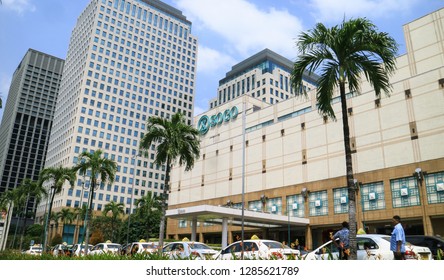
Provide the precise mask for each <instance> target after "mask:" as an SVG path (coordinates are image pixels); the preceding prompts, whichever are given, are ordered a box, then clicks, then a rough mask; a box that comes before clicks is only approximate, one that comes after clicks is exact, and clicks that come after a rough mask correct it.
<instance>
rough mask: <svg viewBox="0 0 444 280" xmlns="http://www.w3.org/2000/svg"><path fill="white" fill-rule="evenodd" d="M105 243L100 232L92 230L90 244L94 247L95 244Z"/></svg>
mask: <svg viewBox="0 0 444 280" xmlns="http://www.w3.org/2000/svg"><path fill="white" fill-rule="evenodd" d="M102 242H105V237H104V236H103V233H102V232H101V231H100V230H94V231H93V232H92V234H91V244H93V245H96V244H97V243H102Z"/></svg>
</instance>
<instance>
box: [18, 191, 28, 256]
mask: <svg viewBox="0 0 444 280" xmlns="http://www.w3.org/2000/svg"><path fill="white" fill-rule="evenodd" d="M28 202H29V193H28V194H27V195H26V202H25V205H24V209H23V210H24V212H25V219H24V222H23V227H22V233H21V234H20V243H19V250H20V251H21V250H22V244H23V237H24V236H25V228H26V221H27V216H28Z"/></svg>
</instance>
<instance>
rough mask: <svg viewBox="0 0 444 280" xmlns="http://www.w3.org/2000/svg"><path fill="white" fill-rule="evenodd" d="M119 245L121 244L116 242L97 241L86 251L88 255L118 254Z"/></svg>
mask: <svg viewBox="0 0 444 280" xmlns="http://www.w3.org/2000/svg"><path fill="white" fill-rule="evenodd" d="M120 247H121V245H120V244H118V243H111V242H104V243H98V244H97V245H96V246H94V247H93V248H92V249H91V251H89V252H88V255H101V254H118V253H119V249H120Z"/></svg>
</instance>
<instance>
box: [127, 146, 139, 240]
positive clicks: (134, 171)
mask: <svg viewBox="0 0 444 280" xmlns="http://www.w3.org/2000/svg"><path fill="white" fill-rule="evenodd" d="M136 158H137V154H135V155H133V156H132V157H131V159H132V160H133V162H134V163H133V167H134V168H133V187H132V188H133V189H132V190H131V202H130V210H129V213H128V226H127V229H126V244H128V243H129V230H130V224H131V212H133V203H134V202H133V200H134V188H135V181H136Z"/></svg>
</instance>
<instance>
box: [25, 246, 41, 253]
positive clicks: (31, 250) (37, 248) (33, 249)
mask: <svg viewBox="0 0 444 280" xmlns="http://www.w3.org/2000/svg"><path fill="white" fill-rule="evenodd" d="M42 252H43V247H42V245H40V244H35V245H32V246H30V247H29V249H28V250H26V251H25V254H28V255H34V256H41V255H42Z"/></svg>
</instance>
